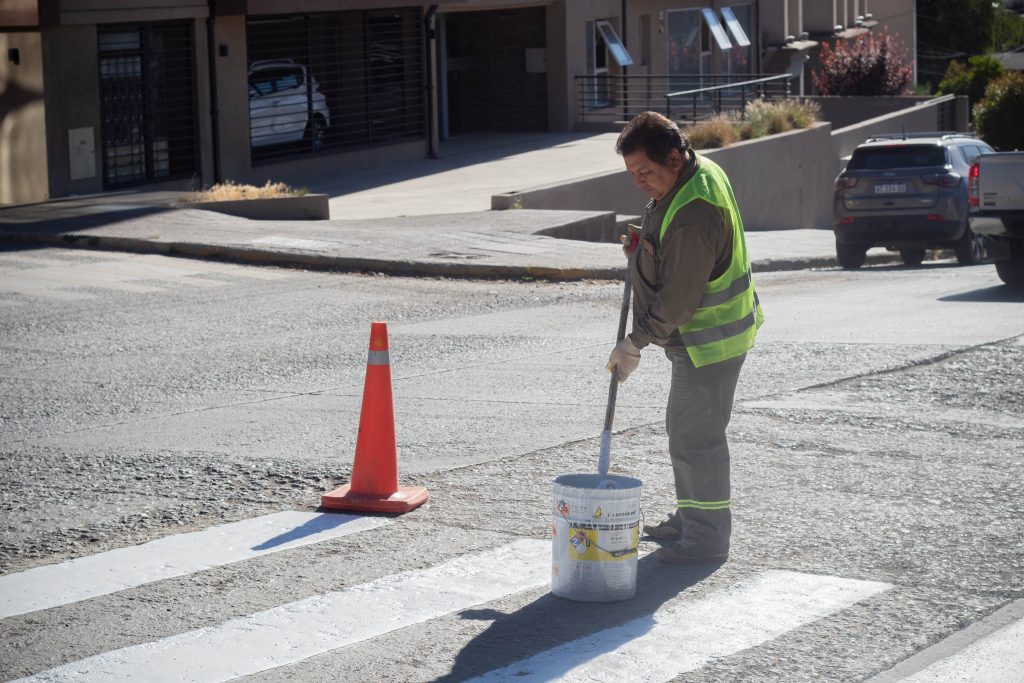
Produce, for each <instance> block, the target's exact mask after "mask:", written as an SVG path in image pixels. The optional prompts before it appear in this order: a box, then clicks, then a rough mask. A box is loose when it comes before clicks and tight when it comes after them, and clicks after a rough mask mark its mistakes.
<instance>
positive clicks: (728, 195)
mask: <svg viewBox="0 0 1024 683" xmlns="http://www.w3.org/2000/svg"><path fill="white" fill-rule="evenodd" d="M695 199H703V200H704V201H706V202H708V203H709V204H712V205H714V206H717V207H719V208H720V209H722V210H723V211H725V212H726V213H727V214H728V216H729V219H730V220H729V222H730V223H731V224H732V260H731V262H730V263H729V268H728V269H727V270H726V271H725V272H724V273H722V275H720V276H719V277H717V278H715V279H714V280H711V281H709V282H708V283H707V284H706V285H704V296H702V297H701V300H700V304H699V306H698V307H697V311H696V312H695V313H694V314H693V317H692V318H690V319H689V320H687V321H686V322H685V323H684V324H683V325H682V326H681V327H680V328H679V333H680V334H681V335H682V337H683V343H684V344H686V351H687V352H688V353H689V354H690V360H692V361H693V365H694V367H698V368H699V367H701V366H703V365H710V364H712V363H720V362H722V361H724V360H728V359H730V358H735V357H736V356H739V355H742V354H744V353H746V352H747V351H748V350H750V348H751V347H752V346H753V345H754V337H755V336H756V335H757V329H758V328H759V327H761V324H762V323H763V322H764V313H763V312H762V310H761V304H760V302H758V299H757V293H756V292H755V291H754V280H753V278H752V277H751V274H750V258H749V256H748V255H747V240H746V238H745V237H744V234H743V220H742V219H741V218H740V210H739V208H738V207H737V206H736V197H735V196H734V195H733V193H732V186H731V185H729V179H728V178H727V177H726V175H725V172H724V171H723V170H722V169H721V167H719V166H718V164H716V163H715V162H713V161H711V160H710V159H708V158H707V157H703V156H702V157H700V168H698V169H697V172H696V173H695V174H694V176H693V178H691V179H690V180H689V182H687V183H686V184H685V185H683V187H682V188H680V190H679V192H677V193H676V196H675V197H673V198H672V203H671V204H669V207H668V211H666V212H665V218H664V220H662V222H661V234H660V236H659V239H661V240H663V239H665V231H666V230H667V229H668V226H669V224H670V223H671V222H672V219H673V218H674V217H675V215H676V213H677V212H678V211H679V210H680V209H682V208H683V207H684V206H686V205H687V204H689V203H690V202H692V201H693V200H695Z"/></svg>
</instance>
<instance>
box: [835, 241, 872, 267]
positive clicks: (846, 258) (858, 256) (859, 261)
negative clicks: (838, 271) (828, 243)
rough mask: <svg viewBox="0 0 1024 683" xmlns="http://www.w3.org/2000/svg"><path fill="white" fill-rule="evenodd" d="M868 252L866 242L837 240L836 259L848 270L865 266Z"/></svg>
mask: <svg viewBox="0 0 1024 683" xmlns="http://www.w3.org/2000/svg"><path fill="white" fill-rule="evenodd" d="M867 254H868V245H866V244H843V243H842V242H840V241H839V240H836V260H837V261H839V265H840V266H842V267H843V268H845V269H846V270H856V269H857V268H860V267H861V266H863V265H864V259H865V258H866V257H867Z"/></svg>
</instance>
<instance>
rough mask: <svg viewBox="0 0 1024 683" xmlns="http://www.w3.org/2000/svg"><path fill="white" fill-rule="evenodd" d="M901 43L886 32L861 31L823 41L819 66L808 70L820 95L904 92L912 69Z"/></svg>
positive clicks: (892, 93) (911, 76)
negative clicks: (830, 40) (855, 35)
mask: <svg viewBox="0 0 1024 683" xmlns="http://www.w3.org/2000/svg"><path fill="white" fill-rule="evenodd" d="M905 54H906V50H905V49H904V47H903V44H902V43H901V42H900V41H899V40H898V39H897V38H896V37H895V36H892V35H890V34H888V33H884V32H882V33H878V34H874V33H864V34H862V35H860V36H857V37H856V38H854V39H853V40H841V41H837V42H836V43H835V44H834V45H830V44H828V43H825V44H823V45H822V47H821V69H820V70H816V71H814V72H812V73H811V78H812V79H813V80H814V85H815V87H817V89H818V92H819V93H821V94H822V95H839V96H856V95H906V94H908V93H909V92H910V81H911V80H912V79H913V69H912V68H911V67H910V66H909V65H908V64H906V57H905Z"/></svg>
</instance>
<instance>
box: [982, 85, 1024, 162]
mask: <svg viewBox="0 0 1024 683" xmlns="http://www.w3.org/2000/svg"><path fill="white" fill-rule="evenodd" d="M1022 111H1024V74H1022V73H1020V72H1016V71H1011V72H1009V73H1007V74H1005V75H1003V76H1001V77H999V78H997V79H996V80H994V81H992V82H991V83H989V84H988V87H987V88H985V98H984V99H982V101H981V102H978V103H977V104H976V105H974V125H975V126H976V127H977V128H978V133H979V134H980V135H981V137H982V138H983V139H984V140H985V142H987V143H989V144H990V145H992V146H993V147H995V148H996V149H998V150H1000V151H1004V152H1007V151H1010V150H1014V149H1024V126H1022V125H1021V112H1022Z"/></svg>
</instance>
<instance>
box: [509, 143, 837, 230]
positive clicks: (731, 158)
mask: <svg viewBox="0 0 1024 683" xmlns="http://www.w3.org/2000/svg"><path fill="white" fill-rule="evenodd" d="M829 131H830V126H829V125H828V124H827V123H819V124H817V125H815V126H814V127H813V128H808V129H805V130H796V131H791V132H789V133H783V134H782V135H776V136H772V137H770V138H759V139H757V140H747V141H745V142H740V143H737V144H735V145H732V146H730V147H726V148H723V149H711V150H704V151H701V154H703V155H705V156H708V157H710V158H711V159H714V160H715V162H716V163H717V164H719V165H720V166H721V167H722V168H723V169H724V170H725V172H726V173H727V174H728V175H729V178H730V179H731V180H732V185H733V192H734V193H735V194H736V201H737V202H738V203H739V206H740V212H741V213H742V215H743V224H744V225H745V226H746V227H747V228H748V229H755V230H756V229H779V228H814V227H818V226H819V225H824V224H826V223H827V222H828V221H829V220H830V217H831V210H832V209H831V203H829V204H827V205H822V204H821V203H818V202H815V201H814V197H815V196H816V195H818V194H822V193H826V194H828V196H829V200H830V201H831V191H832V181H833V180H834V179H835V175H836V174H835V172H834V168H835V166H836V164H837V161H836V160H835V159H834V157H833V155H832V144H831V140H830V138H829ZM645 203H646V200H645V198H644V196H643V195H642V194H640V192H639V191H638V190H637V189H636V187H634V186H633V181H632V179H631V178H630V177H629V174H627V173H626V171H625V168H623V170H622V171H616V172H613V173H605V174H601V175H595V176H589V177H585V178H578V179H576V180H571V181H568V182H565V183H560V184H554V185H544V186H540V187H535V188H531V189H529V190H523V191H519V192H507V193H504V194H500V195H494V196H493V197H491V208H492V209H573V210H580V211H597V210H601V211H614V212H615V213H618V214H626V215H637V214H639V213H642V211H643V207H644V204H645ZM826 208H827V210H826Z"/></svg>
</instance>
